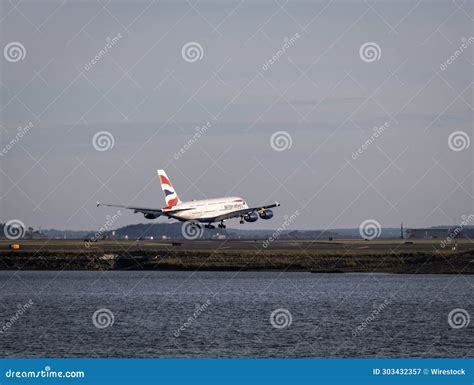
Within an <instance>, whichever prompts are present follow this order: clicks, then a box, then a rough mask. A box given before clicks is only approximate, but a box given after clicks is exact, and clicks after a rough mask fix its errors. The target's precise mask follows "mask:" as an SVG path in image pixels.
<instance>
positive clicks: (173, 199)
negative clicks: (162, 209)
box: [157, 170, 181, 207]
mask: <svg viewBox="0 0 474 385" xmlns="http://www.w3.org/2000/svg"><path fill="white" fill-rule="evenodd" d="M157 171H158V178H160V184H161V189H162V190H163V193H164V194H165V201H166V207H173V206H176V205H179V204H180V203H181V200H180V199H179V197H178V194H177V193H176V191H175V189H174V188H173V185H172V184H171V182H170V180H169V178H168V176H167V175H166V172H165V170H157Z"/></svg>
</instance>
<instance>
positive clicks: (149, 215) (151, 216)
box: [143, 214, 159, 219]
mask: <svg viewBox="0 0 474 385" xmlns="http://www.w3.org/2000/svg"><path fill="white" fill-rule="evenodd" d="M143 215H144V216H145V218H146V219H155V218H158V217H159V215H155V214H143Z"/></svg>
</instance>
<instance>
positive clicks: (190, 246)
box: [0, 239, 474, 274]
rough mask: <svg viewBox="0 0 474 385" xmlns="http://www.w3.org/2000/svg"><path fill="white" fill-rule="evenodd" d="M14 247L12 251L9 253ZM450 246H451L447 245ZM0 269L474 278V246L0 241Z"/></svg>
mask: <svg viewBox="0 0 474 385" xmlns="http://www.w3.org/2000/svg"><path fill="white" fill-rule="evenodd" d="M13 243H18V244H19V247H20V248H19V249H17V250H13V249H12V248H11V246H12V244H13ZM454 246H455V247H454ZM0 270H193V271H194V270H201V271H308V272H328V273H344V272H380V273H405V274H414V273H418V274H473V273H474V242H473V241H471V240H466V239H461V240H458V241H457V242H456V244H449V245H446V246H444V247H443V243H442V240H439V239H433V240H397V239H395V240H383V239H377V240H370V241H365V240H333V241H316V240H276V241H273V242H270V243H268V244H266V243H265V242H264V241H263V240H195V241H188V240H186V241H173V242H172V241H166V242H164V241H139V242H137V241H136V240H103V241H98V242H94V243H91V244H86V243H85V242H84V241H83V240H20V241H8V240H3V241H0Z"/></svg>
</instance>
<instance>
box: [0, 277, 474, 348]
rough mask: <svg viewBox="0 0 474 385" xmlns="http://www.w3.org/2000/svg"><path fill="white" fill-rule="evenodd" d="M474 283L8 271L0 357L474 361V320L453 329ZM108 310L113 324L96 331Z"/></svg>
mask: <svg viewBox="0 0 474 385" xmlns="http://www.w3.org/2000/svg"><path fill="white" fill-rule="evenodd" d="M473 284H474V277H473V276H462V275H391V274H310V273H251V272H245V273H236V272H200V273H196V272H118V271H117V272H54V271H51V272H7V271H2V272H0V290H1V291H0V354H1V356H2V357H473V356H474V354H473V351H472V347H473V342H474V333H473V325H472V324H473V322H470V324H469V325H468V326H467V327H463V328H459V329H456V328H452V327H451V326H450V325H449V323H448V314H449V313H450V311H451V310H453V309H455V308H461V309H464V310H465V311H467V312H468V314H470V315H471V316H473V315H474V306H473V295H472V288H473ZM29 300H31V301H32V302H33V304H32V305H30V306H28V307H27V308H25V307H23V310H22V311H21V312H19V311H18V310H19V307H18V305H25V304H26V303H28V301H29ZM206 301H209V302H207V304H206V305H204V306H203V305H202V304H205V303H206ZM384 301H385V302H384ZM209 303H210V304H209ZM199 305H201V308H200V310H199V311H196V310H197V306H199ZM102 308H106V309H109V310H110V311H111V312H112V313H113V318H114V322H113V324H112V325H110V326H108V327H106V328H102V329H100V328H97V327H96V326H95V325H94V323H93V314H94V312H95V311H96V310H98V309H102ZM276 309H286V310H287V311H288V312H289V314H291V323H290V319H289V317H288V316H285V315H283V316H282V317H280V318H279V321H282V325H279V324H276V325H277V326H285V325H286V327H283V328H276V327H274V326H273V325H272V323H271V322H270V317H271V314H272V312H273V311H274V310H276ZM19 313H21V314H19ZM287 314H288V313H287ZM14 316H16V317H14ZM12 317H14V320H13V321H12ZM285 317H286V318H285ZM367 318H369V320H368V321H367ZM110 319H111V318H107V319H106V318H103V319H102V321H104V320H105V321H106V322H105V325H107V324H108V321H110ZM9 320H10V321H9ZM364 321H366V322H365V323H364ZM185 322H186V325H184V323H185ZM98 325H99V326H101V324H100V323H99V324H98ZM181 326H182V328H181V331H178V332H177V330H179V328H180V327H181ZM358 326H360V328H359V330H357V329H356V328H357V327H358Z"/></svg>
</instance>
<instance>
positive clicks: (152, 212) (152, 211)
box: [97, 202, 191, 218]
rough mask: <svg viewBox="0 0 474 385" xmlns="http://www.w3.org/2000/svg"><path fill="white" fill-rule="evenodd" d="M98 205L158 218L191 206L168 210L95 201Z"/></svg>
mask: <svg viewBox="0 0 474 385" xmlns="http://www.w3.org/2000/svg"><path fill="white" fill-rule="evenodd" d="M99 206H108V207H118V208H122V209H128V210H133V211H134V212H135V213H142V214H145V215H153V216H155V218H158V217H159V216H161V215H165V216H168V214H174V213H177V212H180V211H185V210H190V209H191V208H186V209H169V210H166V209H165V210H163V209H154V208H149V207H136V206H124V205H114V204H109V203H100V202H97V207H99Z"/></svg>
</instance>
